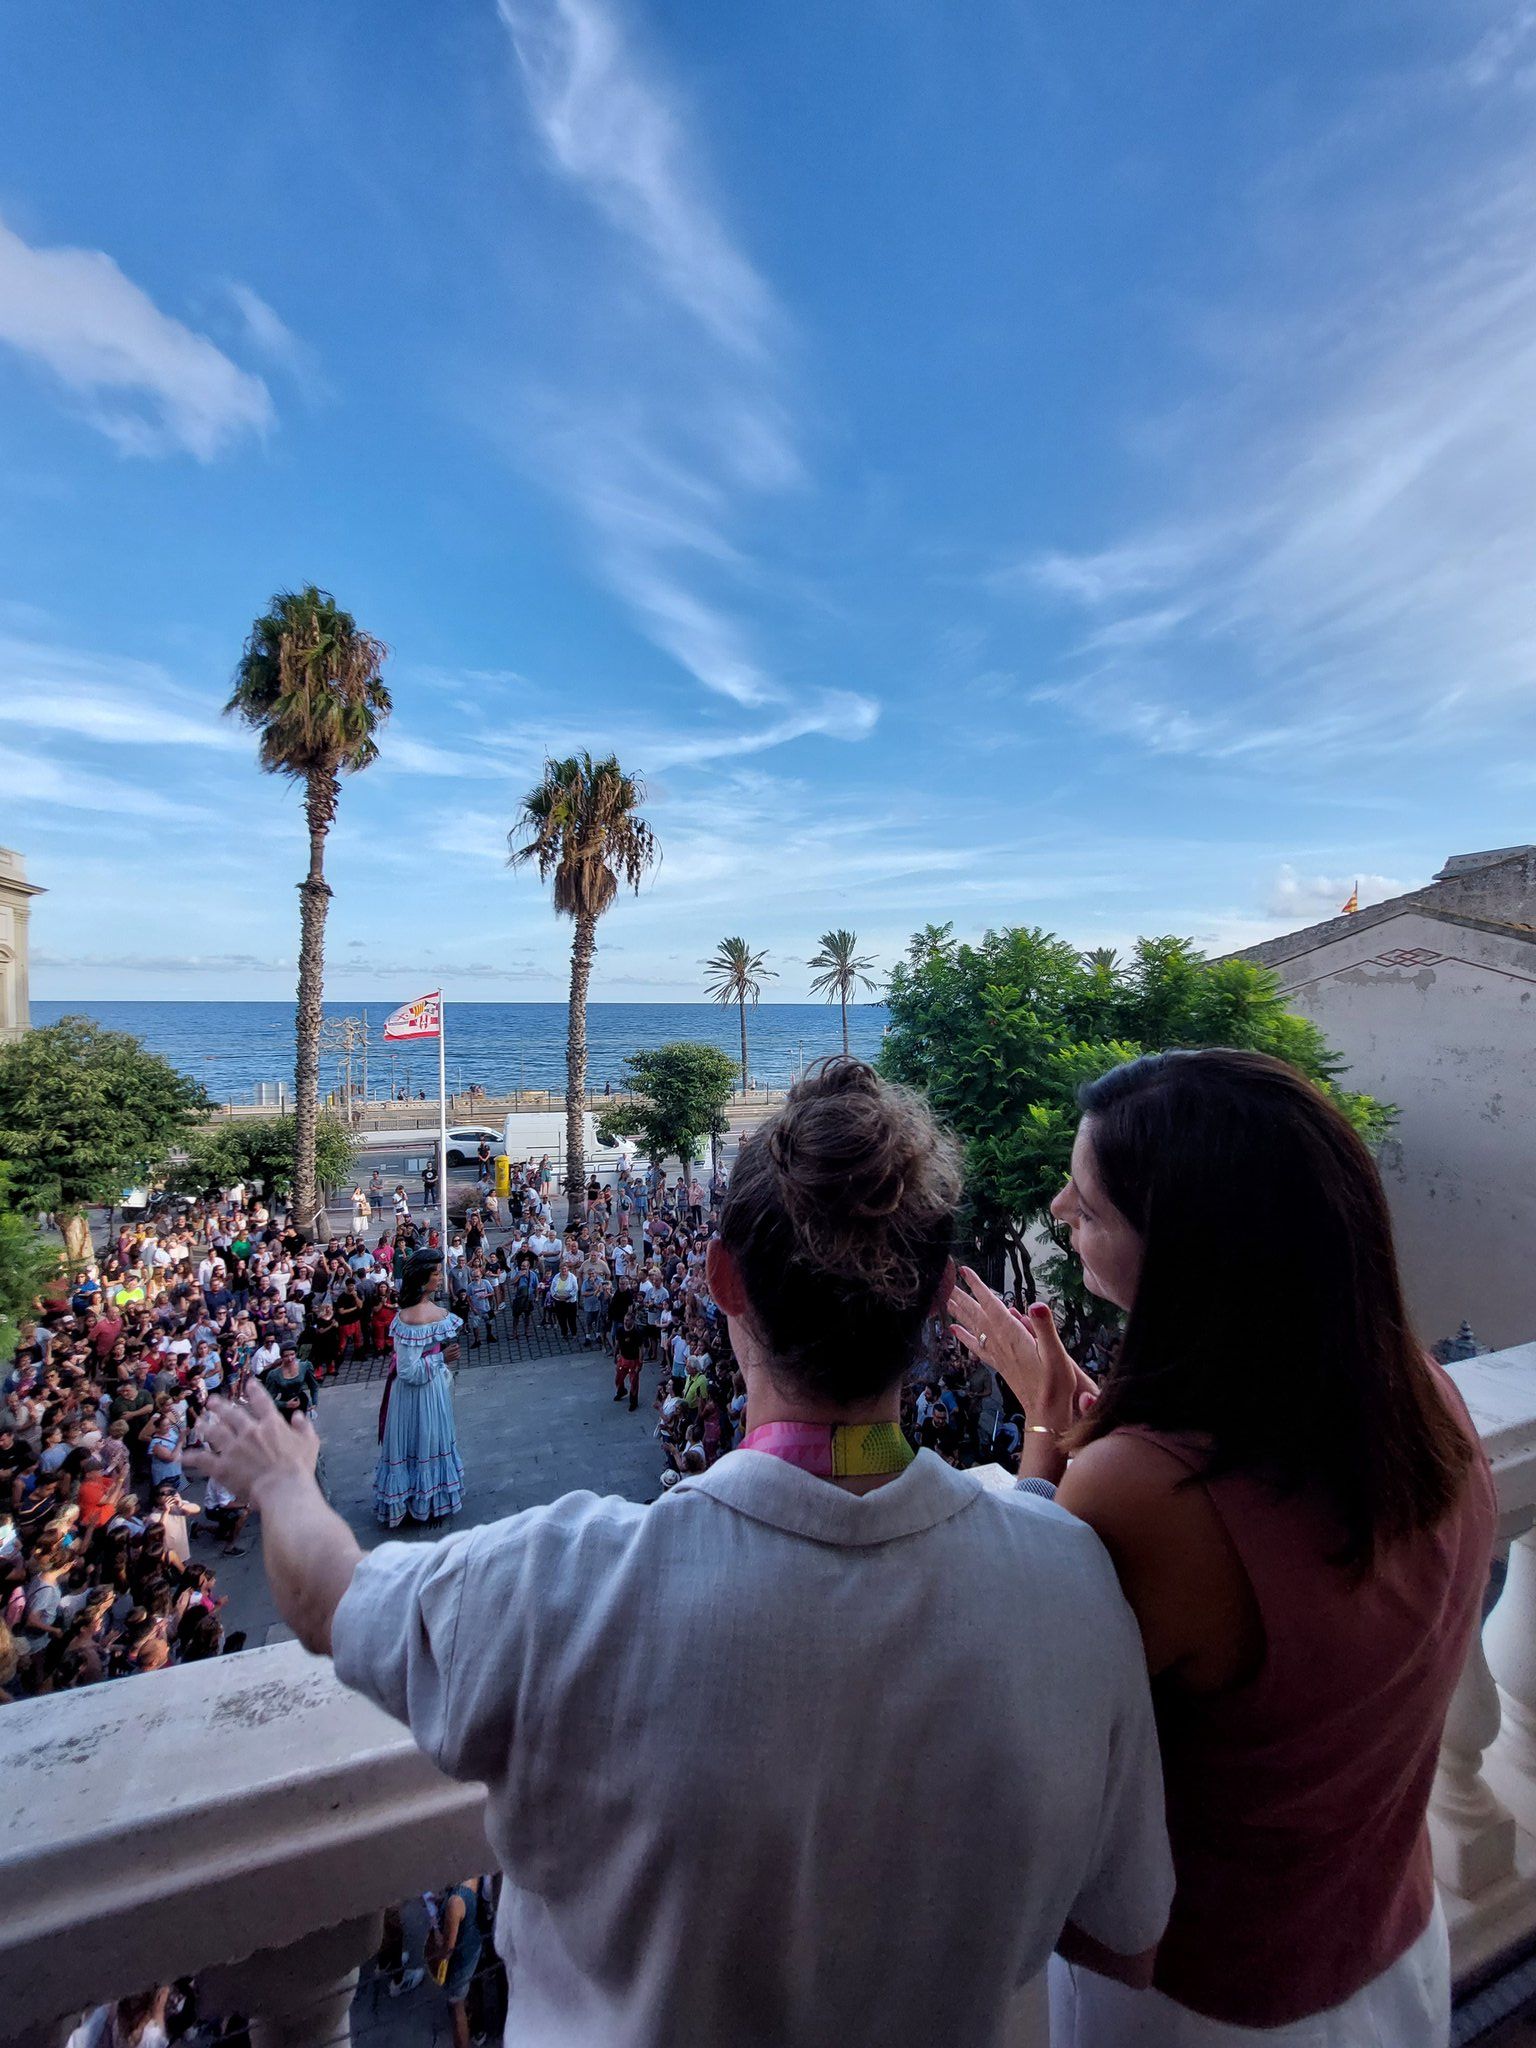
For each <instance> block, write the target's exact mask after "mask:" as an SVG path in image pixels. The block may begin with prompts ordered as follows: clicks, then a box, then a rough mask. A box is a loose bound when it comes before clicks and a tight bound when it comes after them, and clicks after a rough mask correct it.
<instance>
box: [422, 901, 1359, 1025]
mask: <svg viewBox="0 0 1536 2048" xmlns="http://www.w3.org/2000/svg"><path fill="white" fill-rule="evenodd" d="M1359 908H1360V884H1359V883H1358V882H1356V884H1355V886H1354V888H1353V889H1351V890H1350V892H1349V901H1348V902H1347V903H1346V904H1345V905H1344V908H1343V909H1342V910H1341V911H1340V912H1339V915H1340V917H1353V916H1354V914H1355V912H1356V911H1357V910H1358V909H1359ZM428 1000H429V1001H430V998H428ZM385 1035H386V1037H387V1036H388V1033H386V1034H385Z"/></svg>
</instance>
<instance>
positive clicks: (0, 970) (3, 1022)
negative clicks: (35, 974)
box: [0, 846, 44, 1043]
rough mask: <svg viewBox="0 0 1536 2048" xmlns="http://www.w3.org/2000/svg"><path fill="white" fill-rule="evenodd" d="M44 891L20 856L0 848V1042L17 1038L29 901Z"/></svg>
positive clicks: (23, 1007)
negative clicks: (29, 872) (29, 879)
mask: <svg viewBox="0 0 1536 2048" xmlns="http://www.w3.org/2000/svg"><path fill="white" fill-rule="evenodd" d="M43 893H44V892H43V891H42V890H41V889H40V888H39V887H38V885H37V884H36V883H35V882H29V881H28V880H27V864H26V862H25V861H24V860H23V859H22V857H21V855H20V854H19V853H13V852H12V851H11V849H10V847H8V846H0V1043H3V1042H4V1041H5V1040H6V1039H10V1038H19V1037H20V1036H21V1034H22V1032H23V1031H25V1030H26V1029H27V1026H28V1023H29V1022H30V1019H29V1016H28V1010H27V938H28V929H27V928H28V925H29V923H30V920H31V911H32V898H33V897H34V896H41V895H42V894H43Z"/></svg>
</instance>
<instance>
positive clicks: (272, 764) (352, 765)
mask: <svg viewBox="0 0 1536 2048" xmlns="http://www.w3.org/2000/svg"><path fill="white" fill-rule="evenodd" d="M388 652H389V650H388V648H386V647H385V645H384V643H383V641H382V640H375V639H374V637H373V635H372V634H371V633H365V632H363V630H362V629H361V627H360V626H359V625H358V623H357V621H356V619H354V618H353V616H352V614H351V613H350V612H344V611H343V610H342V609H341V607H340V606H339V605H338V604H337V602H336V600H335V598H334V597H332V596H331V594H330V592H329V591H328V590H317V589H316V587H315V586H314V584H312V583H310V584H306V585H305V587H304V588H303V589H302V590H288V591H279V592H278V594H277V596H276V597H274V598H273V600H272V604H271V608H270V610H269V611H268V612H267V614H266V616H265V617H263V618H260V619H258V620H257V621H256V623H255V624H254V625H253V626H252V628H251V631H250V635H249V637H248V639H247V640H246V643H245V652H244V653H243V654H242V655H241V657H240V664H239V666H238V667H237V669H236V670H235V682H234V689H233V692H232V694H231V696H230V700H229V702H228V703H227V704H226V705H225V707H224V709H225V711H226V713H229V712H233V713H235V714H236V715H238V716H239V717H240V718H242V719H243V720H244V721H245V723H246V724H247V725H248V726H250V727H251V728H252V729H253V731H255V732H256V733H257V734H259V736H260V738H259V743H258V746H257V759H258V760H259V761H260V763H261V765H262V767H263V768H264V769H265V770H266V771H267V773H268V774H269V775H286V776H287V777H288V778H289V779H290V780H291V781H294V782H299V783H302V784H303V786H304V817H305V821H306V823H307V825H308V827H309V869H308V872H307V873H306V875H305V877H304V880H303V881H302V882H301V883H300V884H299V992H298V1015H297V1020H296V1028H295V1034H294V1043H295V1056H294V1070H293V1096H294V1111H295V1115H294V1122H293V1132H294V1145H295V1148H296V1149H295V1157H294V1166H293V1210H294V1215H295V1219H296V1221H297V1223H298V1225H299V1228H300V1229H301V1230H303V1231H305V1232H306V1233H307V1234H309V1235H314V1234H315V1231H316V1229H317V1228H320V1227H323V1211H322V1208H321V1204H320V1202H319V1200H318V1198H317V1195H316V1184H315V1129H316V1124H317V1121H318V1118H319V1114H320V1030H321V1026H322V1024H323V1022H324V1001H325V918H326V912H327V911H328V910H329V908H330V902H331V885H330V883H329V882H327V881H326V879H325V841H326V835H327V833H328V832H329V831H330V829H331V826H332V824H333V823H334V822H335V818H336V806H337V803H338V802H339V800H340V796H341V777H342V776H343V775H355V774H356V773H357V772H358V771H359V770H360V769H363V768H367V767H369V766H370V765H371V764H372V763H373V762H374V761H376V760H377V759H378V757H379V748H378V732H379V728H380V727H381V726H382V725H383V723H384V721H385V720H386V719H387V718H388V717H389V712H390V702H389V692H388V690H387V689H386V688H385V687H384V681H383V678H382V676H381V674H380V670H381V669H382V668H383V665H384V662H385V659H386V657H387V655H388Z"/></svg>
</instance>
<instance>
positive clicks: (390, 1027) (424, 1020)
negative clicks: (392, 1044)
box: [384, 990, 443, 1038]
mask: <svg viewBox="0 0 1536 2048" xmlns="http://www.w3.org/2000/svg"><path fill="white" fill-rule="evenodd" d="M442 1032H443V998H442V992H441V990H434V991H433V993H432V994H431V995H429V996H418V997H417V998H416V1000H415V1002H413V1003H402V1004H401V1005H400V1007H399V1009H398V1010H394V1011H392V1012H391V1013H390V1015H389V1016H388V1017H386V1018H385V1020H384V1036H385V1037H386V1038H440V1037H441V1036H442Z"/></svg>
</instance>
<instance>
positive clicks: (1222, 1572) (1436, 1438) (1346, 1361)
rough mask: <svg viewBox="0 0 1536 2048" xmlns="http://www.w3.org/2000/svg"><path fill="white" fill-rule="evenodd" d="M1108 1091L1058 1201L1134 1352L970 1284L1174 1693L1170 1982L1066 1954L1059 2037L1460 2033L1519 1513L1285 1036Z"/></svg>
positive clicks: (1152, 1065) (1165, 1693) (1410, 2037)
mask: <svg viewBox="0 0 1536 2048" xmlns="http://www.w3.org/2000/svg"><path fill="white" fill-rule="evenodd" d="M1082 1109H1083V1120H1082V1123H1081V1126H1080V1128H1079V1130H1078V1133H1077V1140H1076V1144H1075V1146H1074V1149H1073V1155H1072V1174H1071V1179H1070V1180H1069V1182H1068V1184H1067V1186H1066V1188H1065V1189H1064V1190H1063V1191H1062V1193H1061V1194H1060V1195H1059V1196H1058V1197H1057V1200H1056V1203H1055V1205H1054V1208H1055V1214H1056V1216H1057V1218H1058V1220H1059V1221H1060V1222H1062V1223H1063V1224H1065V1225H1066V1226H1067V1228H1068V1229H1069V1230H1070V1232H1071V1235H1072V1241H1073V1244H1074V1247H1075V1249H1076V1251H1077V1253H1078V1255H1079V1257H1080V1259H1081V1260H1082V1265H1083V1273H1084V1278H1085V1280H1086V1282H1087V1284H1088V1287H1089V1288H1090V1289H1091V1290H1092V1292H1093V1293H1094V1294H1095V1295H1097V1296H1099V1297H1100V1298H1101V1299H1103V1300H1105V1301H1109V1302H1113V1303H1115V1304H1116V1305H1118V1306H1119V1307H1120V1308H1122V1309H1123V1310H1124V1311H1125V1312H1126V1323H1125V1329H1124V1333H1123V1336H1122V1338H1121V1341H1120V1344H1119V1347H1118V1350H1117V1351H1116V1354H1115V1357H1114V1362H1113V1364H1112V1366H1111V1368H1110V1370H1109V1373H1108V1375H1107V1377H1106V1378H1105V1379H1104V1381H1103V1382H1102V1384H1101V1385H1100V1386H1099V1387H1098V1388H1097V1389H1093V1388H1092V1387H1091V1385H1090V1383H1089V1382H1088V1381H1087V1379H1086V1376H1085V1375H1084V1374H1083V1373H1082V1371H1081V1370H1080V1368H1078V1367H1077V1366H1076V1365H1075V1364H1074V1363H1073V1361H1072V1359H1071V1358H1070V1356H1069V1355H1068V1353H1067V1351H1066V1349H1065V1347H1064V1345H1063V1344H1062V1342H1061V1340H1060V1338H1059V1336H1058V1334H1057V1331H1056V1326H1055V1323H1054V1321H1053V1319H1052V1317H1051V1313H1050V1311H1049V1309H1047V1308H1044V1307H1042V1306H1038V1305H1037V1306H1035V1307H1033V1308H1031V1309H1030V1310H1029V1312H1028V1313H1027V1314H1026V1315H1022V1316H1021V1315H1017V1314H1015V1313H1013V1312H1012V1311H1011V1310H1010V1309H1009V1308H1008V1307H1007V1305H1006V1304H1005V1303H1003V1302H1002V1301H1001V1300H1000V1299H999V1297H998V1296H997V1295H995V1294H994V1293H992V1291H991V1290H990V1289H988V1288H987V1287H986V1286H984V1285H983V1283H982V1281H981V1280H980V1278H979V1276H978V1275H976V1274H975V1273H973V1272H970V1271H967V1272H965V1273H964V1275H963V1284H962V1286H961V1287H960V1288H959V1289H958V1290H957V1291H956V1293H955V1295H954V1297H953V1299H952V1301H951V1303H950V1308H951V1313H952V1315H953V1317H954V1321H955V1325H956V1328H957V1330H958V1331H959V1333H960V1336H961V1340H962V1342H963V1343H964V1344H965V1345H966V1346H967V1347H968V1348H969V1349H970V1350H971V1351H972V1352H973V1353H974V1354H975V1355H976V1356H977V1357H979V1358H982V1359H984V1360H985V1361H986V1363H987V1364H988V1365H989V1366H990V1367H991V1368H992V1369H994V1370H995V1371H997V1372H998V1373H999V1374H1000V1375H1001V1376H1002V1377H1003V1378H1004V1379H1005V1380H1006V1381H1007V1383H1008V1384H1009V1385H1010V1387H1011V1388H1012V1389H1013V1392H1014V1393H1015V1395H1016V1396H1017V1397H1018V1399H1019V1401H1020V1402H1021V1403H1022V1404H1023V1408H1024V1413H1025V1416H1026V1418H1027V1428H1026V1430H1025V1433H1024V1445H1025V1450H1024V1459H1025V1472H1026V1481H1025V1483H1026V1484H1030V1485H1038V1486H1040V1487H1042V1488H1043V1489H1044V1490H1049V1488H1050V1486H1051V1485H1052V1483H1054V1487H1055V1492H1056V1499H1057V1501H1058V1504H1059V1505H1061V1506H1063V1507H1065V1508H1067V1509H1069V1510H1070V1511H1071V1512H1072V1513H1073V1514H1075V1515H1077V1516H1079V1517H1080V1518H1081V1519H1082V1520H1083V1521H1084V1522H1086V1523H1087V1524H1088V1525H1089V1526H1090V1527H1091V1528H1093V1529H1094V1530H1096V1531H1097V1533H1098V1534H1099V1535H1100V1537H1101V1538H1102V1539H1103V1541H1104V1544H1105V1545H1106V1547H1107V1549H1108V1551H1109V1553H1110V1555H1111V1556H1112V1557H1113V1558H1114V1560H1115V1564H1116V1566H1117V1568H1118V1570H1119V1574H1120V1578H1121V1582H1122V1584H1123V1585H1124V1588H1125V1591H1126V1594H1127V1597H1128V1598H1129V1600H1130V1602H1131V1604H1132V1606H1133V1608H1134V1609H1135V1612H1136V1617H1137V1620H1138V1622H1139V1623H1140V1627H1141V1635H1142V1640H1143V1643H1144V1646H1145V1653H1146V1658H1147V1663H1148V1667H1149V1669H1150V1672H1151V1674H1152V1677H1153V1680H1154V1683H1155V1686H1156V1691H1157V1699H1158V1717H1159V1726H1160V1732H1161V1738H1162V1754H1163V1767H1164V1771H1165V1773H1166V1777H1167V1788H1168V1818H1169V1829H1170V1834H1171V1837H1172V1844H1173V1854H1174V1868H1175V1872H1176V1876H1177V1890H1176V1892H1175V1896H1174V1902H1173V1913H1172V1918H1171V1921H1170V1924H1169V1927H1168V1930H1167V1932H1166V1934H1165V1935H1164V1937H1163V1939H1162V1942H1161V1943H1160V1945H1159V1948H1158V1951H1157V1958H1156V1965H1155V1971H1154V1976H1153V1983H1152V1985H1151V1987H1150V1988H1143V1989H1131V1988H1129V1987H1127V1986H1126V1985H1124V1984H1113V1983H1110V1982H1108V1981H1106V1980H1105V1979H1103V1978H1101V1977H1096V1976H1092V1975H1089V1974H1086V1973H1084V1972H1080V1971H1068V1970H1065V1969H1064V1970H1062V1971H1060V1972H1059V1973H1058V1975H1057V1976H1056V1978H1055V1980H1054V1981H1053V1985H1052V2005H1053V2041H1054V2043H1055V2048H1122V2044H1126V2043H1131V2042H1134V2043H1137V2044H1140V2048H1174V2044H1179V2048H1182V2044H1184V2043H1186V2042H1195V2041H1198V2042H1200V2043H1202V2044H1206V2043H1209V2044H1210V2048H1223V2044H1226V2043H1228V2042H1230V2043H1233V2044H1236V2043H1239V2042H1255V2043H1256V2042H1259V2041H1262V2042H1264V2043H1266V2044H1270V2048H1291V2044H1296V2048H1301V2044H1303V2043H1305V2044H1307V2048H1312V2044H1318V2043H1325V2044H1327V2048H1375V2044H1377V2043H1384V2042H1390V2043H1391V2044H1392V2048H1444V2043H1445V2042H1446V2041H1447V2039H1448V2038H1449V2024H1450V2007H1449V2000H1450V1987H1449V1959H1448V1951H1447V1941H1446V1929H1445V1922H1444V1919H1443V1917H1442V1914H1441V1910H1440V1906H1439V1903H1438V1898H1437V1894H1436V1891H1435V1887H1434V1881H1433V1878H1432V1876H1431V1872H1430V1856H1429V1842H1428V1837H1427V1833H1426V1827H1425V1813H1426V1808H1427V1805H1428V1800H1429V1792H1430V1784H1431V1780H1432V1778H1433V1776H1434V1771H1435V1762H1436V1757H1437V1754H1438V1751H1439V1745H1440V1737H1441V1732H1442V1728H1443V1725H1444V1721H1445V1716H1446V1710H1447V1707H1448V1705H1449V1703H1450V1699H1451V1694H1452V1692H1453V1690H1454V1688H1455V1685H1456V1682H1457V1679H1458V1677H1459V1675H1460V1673H1461V1670H1462V1667H1463V1664H1464V1663H1465V1660H1466V1655H1467V1650H1468V1647H1469V1645H1470V1643H1471V1640H1472V1635H1473V1632H1474V1630H1475V1629H1476V1628H1477V1627H1478V1625H1479V1618H1480V1613H1481V1604H1482V1600H1483V1595H1484V1591H1485V1589H1486V1586H1487V1582H1488V1567H1489V1559H1490V1555H1491V1549H1492V1543H1493V1537H1494V1525H1495V1519H1496V1510H1495V1502H1494V1494H1493V1487H1492V1482H1491V1479H1490V1475H1489V1472H1488V1469H1487V1465H1486V1461H1485V1459H1484V1457H1483V1454H1482V1451H1481V1448H1480V1446H1479V1445H1478V1442H1477V1439H1476V1435H1475V1433H1474V1431H1473V1428H1472V1425H1471V1423H1470V1420H1469V1418H1468V1416H1467V1413H1466V1410H1465V1408H1464V1407H1463V1405H1462V1403H1461V1400H1460V1397H1459V1396H1458V1395H1457V1393H1456V1390H1455V1388H1454V1387H1453V1385H1452V1383H1451V1381H1450V1380H1449V1378H1448V1377H1447V1376H1446V1374H1445V1373H1444V1372H1442V1371H1441V1370H1440V1369H1439V1368H1438V1367H1437V1366H1436V1365H1434V1364H1433V1363H1432V1362H1431V1360H1430V1359H1429V1358H1428V1357H1427V1355H1426V1354H1425V1352H1424V1351H1423V1350H1422V1349H1421V1348H1420V1346H1419V1344H1418V1343H1417V1342H1416V1340H1415V1338H1414V1336H1413V1333H1412V1330H1411V1328H1410V1325H1409V1321H1408V1315H1407V1311H1406V1309H1405V1307H1404V1304H1403V1296H1402V1290H1401V1287H1400V1284H1399V1280H1398V1272H1397V1263H1396V1258H1395V1255H1394V1250H1393V1244H1392V1231H1391V1224H1390V1220H1389V1217H1388V1213H1387V1206H1386V1201H1385V1198H1384V1196H1383V1193H1382V1188H1381V1183H1380V1179H1379V1177H1378V1174H1377V1171H1376V1168H1375V1165H1374V1163H1373V1161H1372V1159H1371V1157H1370V1154H1369V1153H1368V1151H1367V1150H1366V1148H1365V1146H1364V1144H1363V1143H1362V1142H1361V1140H1360V1139H1359V1137H1358V1136H1357V1135H1356V1133H1355V1132H1354V1131H1353V1130H1352V1129H1351V1127H1350V1125H1349V1124H1348V1122H1347V1121H1346V1120H1345V1118H1344V1117H1343V1116H1342V1115H1341V1114H1340V1112H1339V1111H1338V1110H1337V1109H1336V1108H1335V1107H1334V1106H1333V1105H1332V1104H1331V1103H1330V1102H1329V1101H1328V1100H1326V1098H1325V1097H1324V1096H1323V1094H1322V1093H1321V1092H1320V1091H1319V1090H1318V1089H1317V1088H1315V1087H1314V1086H1313V1085H1312V1084H1311V1083H1310V1082H1308V1081H1306V1080H1304V1079H1303V1078H1302V1077H1301V1076H1300V1075H1298V1074H1297V1073H1296V1072H1295V1071H1294V1069H1292V1068H1290V1067H1288V1066H1285V1065H1283V1064H1282V1063H1281V1062H1280V1061H1278V1060H1274V1059H1270V1058H1267V1057H1265V1056H1264V1055H1261V1054H1258V1053H1250V1052H1226V1051H1202V1052H1188V1053H1159V1054H1152V1055H1149V1056H1147V1057H1146V1058H1143V1059H1140V1060H1136V1061H1133V1062H1131V1063H1129V1064H1128V1065H1126V1066H1122V1067H1117V1068H1115V1069H1114V1070H1113V1071H1112V1072H1110V1073H1108V1074H1106V1075H1105V1076H1104V1077H1103V1078H1102V1079H1101V1080H1098V1081H1094V1082H1091V1083H1090V1084H1089V1085H1088V1086H1087V1087H1086V1088H1085V1089H1084V1090H1083V1092H1082ZM1090 1393H1092V1394H1093V1395H1094V1398H1093V1400H1092V1402H1091V1405H1088V1406H1087V1407H1086V1409H1085V1407H1084V1397H1085V1396H1086V1395H1088V1394H1090ZM1041 1647H1042V1648H1043V1647H1044V1645H1043V1644H1042V1646H1041ZM1050 1649H1051V1653H1052V1654H1054V1653H1055V1649H1056V1643H1055V1640H1054V1639H1052V1641H1051V1644H1050Z"/></svg>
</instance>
